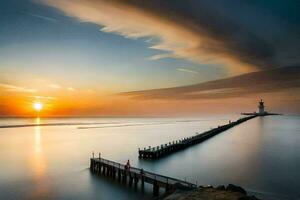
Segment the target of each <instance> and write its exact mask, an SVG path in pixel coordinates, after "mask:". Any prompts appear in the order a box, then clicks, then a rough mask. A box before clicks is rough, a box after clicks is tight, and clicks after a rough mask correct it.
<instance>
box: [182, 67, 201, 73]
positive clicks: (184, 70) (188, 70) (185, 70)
mask: <svg viewBox="0 0 300 200" xmlns="http://www.w3.org/2000/svg"><path fill="white" fill-rule="evenodd" d="M177 71H181V72H187V73H191V74H199V72H197V71H195V70H191V69H186V68H177Z"/></svg>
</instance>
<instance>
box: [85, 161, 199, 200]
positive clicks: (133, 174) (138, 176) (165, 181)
mask: <svg viewBox="0 0 300 200" xmlns="http://www.w3.org/2000/svg"><path fill="white" fill-rule="evenodd" d="M90 170H91V172H92V173H94V174H99V175H103V176H107V177H111V178H113V179H116V180H118V181H119V182H120V183H123V184H128V185H129V186H133V187H135V188H136V187H137V186H138V183H139V182H140V185H141V188H142V190H144V185H145V183H148V184H151V185H153V196H158V195H159V190H160V188H164V189H165V192H166V193H168V192H170V191H173V190H175V189H178V188H180V189H186V190H190V189H194V188H197V185H196V184H193V183H189V182H187V181H183V180H179V179H175V178H171V177H167V176H163V175H160V174H156V173H152V172H149V171H146V170H143V169H140V168H135V167H129V168H126V166H125V165H124V164H121V163H117V162H114V161H110V160H106V159H103V158H100V156H99V158H91V159H90Z"/></svg>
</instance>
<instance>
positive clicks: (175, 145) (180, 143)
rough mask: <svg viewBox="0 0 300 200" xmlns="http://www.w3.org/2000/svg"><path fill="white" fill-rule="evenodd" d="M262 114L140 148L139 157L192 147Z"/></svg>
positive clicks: (153, 155) (153, 156) (167, 153)
mask: <svg viewBox="0 0 300 200" xmlns="http://www.w3.org/2000/svg"><path fill="white" fill-rule="evenodd" d="M257 116H260V115H251V116H248V117H244V118H241V119H238V120H237V121H234V122H230V121H229V123H228V124H226V125H223V126H218V127H217V128H214V129H211V130H209V131H206V132H204V133H201V134H196V135H194V136H191V137H187V138H183V139H180V140H176V141H172V142H169V143H166V144H162V145H160V146H156V147H151V146H149V147H148V148H144V149H143V150H142V149H140V148H139V158H143V159H158V158H161V157H163V156H166V155H169V154H171V153H173V152H176V151H179V150H182V149H185V148H187V147H190V146H192V145H195V144H198V143H201V142H203V141H205V140H207V139H209V138H211V137H213V136H215V135H217V134H219V133H222V132H223V131H226V130H227V129H230V128H232V127H234V126H237V125H239V124H241V123H243V122H245V121H248V120H250V119H253V118H255V117H257Z"/></svg>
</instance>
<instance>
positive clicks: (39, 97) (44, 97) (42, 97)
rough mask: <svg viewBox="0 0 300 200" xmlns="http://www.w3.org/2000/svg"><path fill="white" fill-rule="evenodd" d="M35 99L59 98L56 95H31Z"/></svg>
mask: <svg viewBox="0 0 300 200" xmlns="http://www.w3.org/2000/svg"><path fill="white" fill-rule="evenodd" d="M31 97H33V98H35V99H46V100H55V99H57V98H56V97H52V96H31Z"/></svg>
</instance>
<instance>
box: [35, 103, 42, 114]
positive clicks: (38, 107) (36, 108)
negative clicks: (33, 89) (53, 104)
mask: <svg viewBox="0 0 300 200" xmlns="http://www.w3.org/2000/svg"><path fill="white" fill-rule="evenodd" d="M33 108H34V110H35V111H37V112H40V111H41V110H42V109H43V104H42V103H40V102H35V103H34V104H33Z"/></svg>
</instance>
